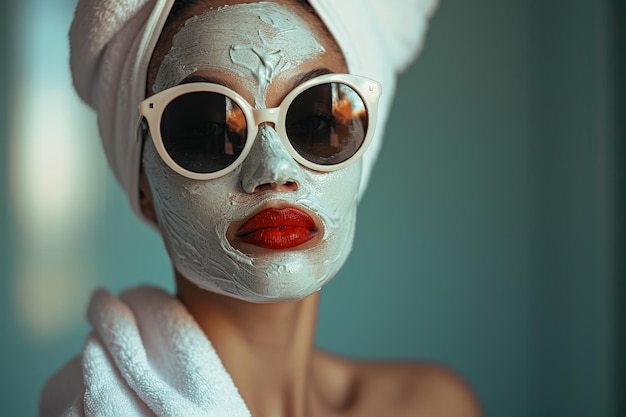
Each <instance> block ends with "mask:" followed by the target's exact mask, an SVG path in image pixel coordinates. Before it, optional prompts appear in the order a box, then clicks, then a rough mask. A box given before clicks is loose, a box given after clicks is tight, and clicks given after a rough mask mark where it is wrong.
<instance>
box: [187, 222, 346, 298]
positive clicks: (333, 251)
mask: <svg viewBox="0 0 626 417" xmlns="http://www.w3.org/2000/svg"><path fill="white" fill-rule="evenodd" d="M335 237H338V236H335ZM353 238H354V225H352V227H350V228H348V230H345V231H344V233H343V236H341V237H340V238H339V239H332V238H331V239H329V240H327V241H322V242H321V243H320V244H318V245H316V246H315V247H312V248H308V249H304V250H296V251H278V252H275V253H274V254H264V255H263V256H259V257H252V256H249V255H246V254H244V253H242V252H239V251H237V250H234V249H232V248H230V249H227V248H226V247H225V248H223V249H224V250H225V253H228V262H223V260H224V258H222V262H219V264H218V263H215V262H212V261H211V259H206V260H205V262H204V263H203V264H202V265H199V264H193V265H189V264H187V265H185V264H186V262H176V260H175V264H176V265H175V266H176V268H177V269H178V270H179V271H180V273H181V274H182V275H183V276H184V277H186V278H187V279H188V280H189V281H191V282H193V283H194V284H196V285H197V286H198V287H200V288H202V289H205V290H207V291H211V292H215V293H218V294H222V295H226V296H229V297H233V298H237V299H240V300H244V301H248V302H252V303H275V302H282V301H297V300H301V299H303V298H306V297H308V296H309V295H311V294H314V293H315V292H317V291H319V290H320V289H321V288H322V287H323V286H324V285H325V284H327V283H328V282H329V281H330V280H331V279H332V278H333V277H334V276H335V275H336V274H337V272H339V270H340V269H341V267H342V266H343V264H344V263H345V261H346V259H347V258H348V255H349V253H350V250H351V248H352V242H353ZM178 261H183V260H178ZM198 267H200V268H198Z"/></svg>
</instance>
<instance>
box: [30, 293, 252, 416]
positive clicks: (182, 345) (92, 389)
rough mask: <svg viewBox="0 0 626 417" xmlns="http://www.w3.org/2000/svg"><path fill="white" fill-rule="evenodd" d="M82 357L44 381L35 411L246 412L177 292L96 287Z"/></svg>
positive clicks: (93, 413) (106, 413)
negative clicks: (114, 290)
mask: <svg viewBox="0 0 626 417" xmlns="http://www.w3.org/2000/svg"><path fill="white" fill-rule="evenodd" d="M87 317H88V319H89V322H90V324H91V325H92V326H93V329H94V332H93V333H92V334H91V335H90V336H89V337H88V339H87V341H86V343H85V346H84V348H83V352H82V357H81V359H80V361H79V360H75V361H73V362H70V363H69V364H68V366H66V367H65V368H63V369H62V370H61V371H59V372H58V373H57V374H56V375H55V376H53V377H52V379H51V380H50V381H49V382H48V383H47V385H46V388H45V389H44V392H43V394H42V398H41V402H40V415H41V416H42V417H47V416H55V417H57V416H67V417H69V416H72V417H74V416H93V417H96V416H102V417H110V416H126V417H133V416H172V417H174V416H176V417H178V416H189V417H200V416H206V417H249V416H250V412H249V411H248V409H247V407H246V404H245V402H244V401H243V399H242V398H241V396H240V395H239V392H238V390H237V388H236V387H235V384H234V383H233V380H232V379H231V377H230V375H229V374H228V372H227V371H226V369H224V366H223V365H222V362H221V360H220V358H219V357H218V355H217V353H216V352H215V349H214V348H213V346H212V345H211V342H210V341H209V340H208V339H207V338H206V336H205V334H204V332H202V330H201V329H200V327H199V326H198V325H197V323H196V322H195V320H194V319H193V317H192V316H191V315H190V313H189V312H188V311H187V309H186V308H185V307H184V306H183V305H182V304H181V303H180V302H179V301H178V300H177V299H175V298H174V297H172V296H170V295H169V294H167V293H165V292H163V291H162V290H159V289H156V288H152V287H140V288H136V289H133V290H130V291H127V292H125V293H123V294H122V295H121V296H120V297H119V298H117V297H114V296H112V295H111V294H110V293H108V292H107V291H105V290H98V291H96V292H95V293H94V295H93V297H92V299H91V302H90V305H89V309H88V313H87Z"/></svg>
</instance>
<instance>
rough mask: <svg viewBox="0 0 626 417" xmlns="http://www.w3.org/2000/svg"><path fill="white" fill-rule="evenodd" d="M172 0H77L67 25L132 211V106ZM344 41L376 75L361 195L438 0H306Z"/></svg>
mask: <svg viewBox="0 0 626 417" xmlns="http://www.w3.org/2000/svg"><path fill="white" fill-rule="evenodd" d="M173 3H174V0H80V1H79V2H78V6H77V8H76V13H75V16H74V21H73V23H72V27H71V29H70V66H71V69H72V76H73V79H74V86H75V87H76V90H77V91H78V94H79V95H80V96H81V98H82V99H83V100H84V101H85V102H86V103H87V104H88V105H89V106H91V107H92V108H93V109H95V111H96V112H97V113H98V127H99V130H100V136H101V139H102V144H103V147H104V150H105V153H106V155H107V159H108V161H109V165H110V166H111V168H112V169H113V172H114V173H115V176H116V178H117V180H118V181H119V182H120V184H121V185H122V187H123V188H124V190H125V191H126V193H127V194H128V197H129V199H130V202H131V205H132V207H133V209H134V210H135V212H136V213H137V214H138V215H139V216H140V217H142V214H141V209H140V206H139V167H140V158H141V155H140V154H141V140H140V138H139V137H138V129H137V126H138V121H139V112H138V109H137V106H138V104H139V102H140V101H142V100H143V99H144V98H145V95H146V78H147V69H148V63H149V61H150V57H151V56H152V51H153V50H154V47H155V44H156V42H157V40H158V37H159V35H160V33H161V30H162V28H163V25H164V23H165V20H166V18H167V15H168V13H169V11H170V9H171V7H172V4H173ZM309 3H310V5H311V6H313V8H314V9H315V10H316V12H317V13H318V15H319V16H320V18H321V19H322V21H323V22H324V23H325V24H326V26H327V27H328V29H329V30H330V33H331V34H332V35H333V36H334V38H335V40H336V41H337V43H338V45H339V47H340V48H341V50H342V52H343V54H344V56H345V57H346V62H347V64H348V69H349V71H350V73H353V74H358V75H362V76H366V77H369V78H372V79H375V80H377V81H379V82H380V83H381V84H382V86H383V95H382V96H381V99H380V104H379V107H378V126H377V127H376V132H375V135H374V138H373V140H372V144H371V146H370V148H369V149H368V151H367V152H366V153H365V155H364V157H363V158H364V159H363V176H362V179H361V187H360V195H361V194H362V193H363V191H364V190H365V188H366V185H367V182H368V179H369V176H370V172H371V170H372V167H373V165H374V161H375V160H376V156H377V154H378V151H379V150H380V146H381V143H382V137H383V130H384V127H385V123H386V121H387V116H388V114H389V111H390V110H391V103H392V98H393V93H394V89H395V83H396V75H397V74H398V73H399V72H400V71H402V70H404V69H405V68H406V67H407V65H408V64H409V63H410V62H411V61H412V60H413V59H414V58H415V57H416V56H417V54H418V52H419V51H420V49H421V46H422V43H423V39H424V35H425V33H426V28H427V26H428V19H429V18H430V16H431V15H432V13H433V12H434V9H435V7H436V5H437V0H309Z"/></svg>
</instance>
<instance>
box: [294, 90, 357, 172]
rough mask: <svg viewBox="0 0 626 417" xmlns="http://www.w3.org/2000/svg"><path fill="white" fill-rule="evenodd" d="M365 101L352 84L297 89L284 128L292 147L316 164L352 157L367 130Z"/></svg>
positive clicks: (333, 162) (341, 160)
mask: <svg viewBox="0 0 626 417" xmlns="http://www.w3.org/2000/svg"><path fill="white" fill-rule="evenodd" d="M367 126H368V117H367V111H366V108H365V104H364V103H363V100H362V99H361V97H360V96H359V95H358V94H357V92H356V91H354V90H353V89H352V88H351V87H349V86H347V85H345V84H342V83H327V84H321V85H317V86H314V87H311V88H309V89H307V90H305V91H303V92H302V93H300V94H299V95H298V96H297V97H296V98H295V99H294V101H293V102H292V103H291V105H290V106H289V110H288V111H287V116H286V126H285V127H286V131H287V136H288V137H289V141H290V142H291V144H292V145H293V147H294V149H295V150H296V151H297V152H298V153H299V154H300V155H302V156H303V157H304V158H305V159H307V160H309V161H311V162H313V163H316V164H319V165H336V164H339V163H341V162H344V161H346V160H347V159H349V158H350V157H352V156H353V155H354V154H355V153H356V152H357V151H358V150H359V148H360V147H361V145H362V144H363V142H364V140H365V135H366V133H367Z"/></svg>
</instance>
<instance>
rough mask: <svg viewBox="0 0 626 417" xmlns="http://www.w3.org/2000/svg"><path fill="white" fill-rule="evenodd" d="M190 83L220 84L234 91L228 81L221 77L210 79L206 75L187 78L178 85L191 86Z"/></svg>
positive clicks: (194, 75)
mask: <svg viewBox="0 0 626 417" xmlns="http://www.w3.org/2000/svg"><path fill="white" fill-rule="evenodd" d="M190 83H211V84H219V85H223V86H224V87H226V88H229V89H231V90H234V87H233V85H232V84H231V83H230V82H228V81H227V80H225V79H223V78H219V77H209V76H205V75H198V74H193V75H190V76H188V77H185V78H184V79H183V80H182V81H181V82H180V83H178V85H182V84H190Z"/></svg>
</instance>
